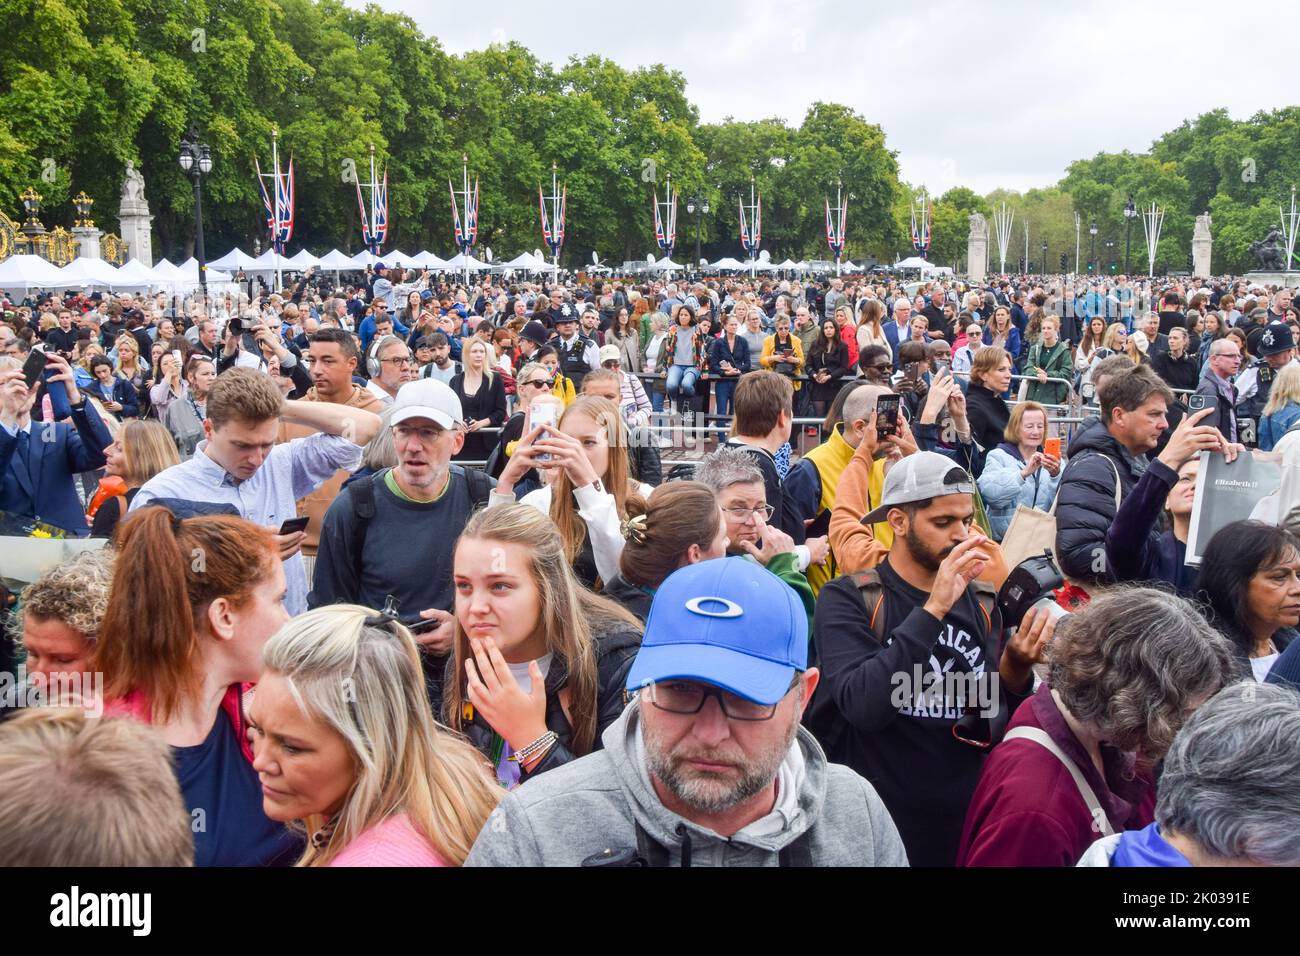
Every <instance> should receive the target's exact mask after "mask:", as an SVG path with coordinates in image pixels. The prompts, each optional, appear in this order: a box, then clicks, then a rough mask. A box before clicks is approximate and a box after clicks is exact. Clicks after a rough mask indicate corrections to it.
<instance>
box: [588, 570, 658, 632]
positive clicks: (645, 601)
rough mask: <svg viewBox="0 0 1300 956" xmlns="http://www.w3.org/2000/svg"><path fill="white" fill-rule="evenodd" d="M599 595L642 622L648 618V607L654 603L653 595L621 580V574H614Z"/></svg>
mask: <svg viewBox="0 0 1300 956" xmlns="http://www.w3.org/2000/svg"><path fill="white" fill-rule="evenodd" d="M600 593H601V594H603V595H605V597H607V598H609V599H610V600H611V601H617V602H618V603H619V604H621V605H623V607H625V608H627V609H628V610H629V611H631V612H632V613H633V614H635V615H636V616H637V617H639V618H640V619H641V620H642V621H644V620H646V618H648V617H649V616H650V605H651V604H653V603H654V595H653V594H651V593H650V592H648V591H645V590H643V589H642V588H641V587H640V586H638V585H636V584H632V583H631V582H629V581H625V580H623V575H622V574H616V575H614V577H613V579H612V580H609V581H606V582H605V586H604V587H603V588H601V590H600Z"/></svg>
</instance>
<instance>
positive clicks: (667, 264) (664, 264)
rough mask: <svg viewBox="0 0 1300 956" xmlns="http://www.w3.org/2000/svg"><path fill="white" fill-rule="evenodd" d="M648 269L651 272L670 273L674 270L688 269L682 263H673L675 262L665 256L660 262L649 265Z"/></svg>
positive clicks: (647, 265)
mask: <svg viewBox="0 0 1300 956" xmlns="http://www.w3.org/2000/svg"><path fill="white" fill-rule="evenodd" d="M646 268H647V269H649V270H650V271H651V272H670V271H672V270H673V269H685V268H686V267H685V266H684V265H682V264H681V263H680V262H673V260H671V259H669V258H668V257H667V256H664V257H663V258H662V259H660V260H659V261H658V262H651V263H647V264H646Z"/></svg>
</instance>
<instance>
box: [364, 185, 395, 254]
mask: <svg viewBox="0 0 1300 956" xmlns="http://www.w3.org/2000/svg"><path fill="white" fill-rule="evenodd" d="M373 188H374V190H375V192H374V203H375V221H374V222H373V223H372V222H369V221H368V220H367V218H366V203H365V200H364V199H362V197H361V183H359V182H358V183H357V206H358V207H359V208H360V209H361V241H362V242H364V243H365V244H366V247H367V248H368V249H370V251H371V252H373V253H375V254H378V253H379V248H380V246H382V245H383V244H384V240H385V239H387V238H388V170H387V169H385V170H384V181H383V183H382V184H380V185H378V186H375V187H373Z"/></svg>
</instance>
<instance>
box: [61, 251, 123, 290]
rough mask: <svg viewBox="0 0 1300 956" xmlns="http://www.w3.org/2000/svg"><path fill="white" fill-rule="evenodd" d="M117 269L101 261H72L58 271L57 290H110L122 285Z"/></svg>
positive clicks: (83, 259) (82, 259)
mask: <svg viewBox="0 0 1300 956" xmlns="http://www.w3.org/2000/svg"><path fill="white" fill-rule="evenodd" d="M123 284H124V283H122V282H121V280H120V276H119V275H118V271H117V269H116V268H115V267H114V266H112V265H110V264H109V263H107V262H105V261H104V260H103V259H85V258H81V259H73V260H72V261H71V262H69V263H68V264H67V265H66V266H64V267H63V268H62V269H60V270H59V281H58V282H57V283H55V288H58V289H75V288H88V287H92V286H93V287H95V288H99V289H112V288H115V287H117V286H119V285H123Z"/></svg>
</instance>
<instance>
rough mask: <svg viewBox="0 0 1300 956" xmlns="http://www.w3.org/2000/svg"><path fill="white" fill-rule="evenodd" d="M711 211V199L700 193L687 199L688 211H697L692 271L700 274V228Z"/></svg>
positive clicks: (688, 212)
mask: <svg viewBox="0 0 1300 956" xmlns="http://www.w3.org/2000/svg"><path fill="white" fill-rule="evenodd" d="M708 211H709V201H708V200H707V199H705V198H703V197H702V196H700V195H698V194H697V195H694V196H692V197H691V198H690V199H688V200H686V213H687V215H690V214H691V213H695V262H694V263H693V264H692V268H691V271H692V272H695V273H697V274H698V272H699V268H700V229H701V228H702V227H703V225H704V216H705V214H706V213H708Z"/></svg>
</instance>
